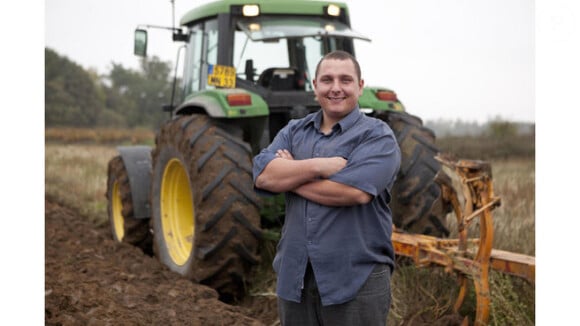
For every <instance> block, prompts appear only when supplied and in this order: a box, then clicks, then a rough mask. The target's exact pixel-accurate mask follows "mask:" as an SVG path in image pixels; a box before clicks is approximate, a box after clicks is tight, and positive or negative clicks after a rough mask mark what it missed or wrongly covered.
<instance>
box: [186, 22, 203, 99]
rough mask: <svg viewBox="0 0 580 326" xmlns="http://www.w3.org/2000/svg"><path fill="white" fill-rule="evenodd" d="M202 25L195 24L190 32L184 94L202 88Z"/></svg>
mask: <svg viewBox="0 0 580 326" xmlns="http://www.w3.org/2000/svg"><path fill="white" fill-rule="evenodd" d="M200 27H201V26H199V25H198V26H195V27H194V28H193V29H192V31H191V32H190V33H191V34H190V37H189V43H188V45H187V55H186V57H185V71H184V73H183V80H184V83H185V84H184V88H185V90H184V94H189V93H191V92H192V91H198V90H199V89H200V82H199V81H200V76H201V67H200V63H201V45H202V31H201V28H200Z"/></svg>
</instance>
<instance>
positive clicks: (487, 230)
mask: <svg viewBox="0 0 580 326" xmlns="http://www.w3.org/2000/svg"><path fill="white" fill-rule="evenodd" d="M435 158H436V159H437V160H438V161H439V162H441V163H442V167H443V169H442V170H443V171H444V174H443V175H441V174H440V175H438V176H437V181H438V182H439V184H440V185H441V188H442V191H443V197H444V198H445V199H446V200H447V202H449V203H450V204H451V205H452V206H453V211H454V213H455V215H456V218H457V223H458V239H441V238H436V237H432V236H427V235H421V234H406V233H402V232H400V231H399V230H397V229H394V231H393V235H392V241H393V246H394V249H395V253H396V254H397V255H398V256H405V257H409V258H411V259H412V260H413V262H414V263H415V265H417V266H418V267H429V266H441V267H443V268H444V269H445V271H446V272H449V273H455V274H457V277H458V278H459V284H460V289H459V294H458V297H457V300H456V302H455V305H454V310H455V311H456V312H458V311H459V308H460V307H461V305H462V304H463V299H464V298H465V294H466V292H467V286H468V282H467V280H468V279H471V280H472V281H473V285H474V288H475V293H476V299H477V307H476V315H475V321H474V323H475V325H487V323H488V321H489V305H490V293H489V291H490V290H489V270H490V268H491V269H493V270H496V271H498V272H501V273H506V274H509V275H513V276H517V277H521V278H523V279H525V280H527V281H528V282H530V283H532V284H534V283H535V275H536V259H535V258H534V257H532V256H526V255H522V254H518V253H512V252H508V251H503V250H496V249H492V241H493V218H492V214H491V212H492V210H493V209H494V208H495V207H497V206H499V205H500V202H501V200H500V198H499V197H495V196H494V194H493V184H492V178H491V166H490V165H489V164H488V163H486V162H482V161H470V160H455V159H452V158H449V157H445V156H442V155H438V156H436V157H435ZM478 217H479V219H478V222H479V223H478V225H479V238H472V239H469V238H468V237H467V228H468V226H469V225H470V224H471V223H472V222H473V221H474V220H475V219H476V218H478ZM467 324H468V320H467V317H466V318H465V319H464V323H463V325H467Z"/></svg>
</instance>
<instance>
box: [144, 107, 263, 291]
mask: <svg viewBox="0 0 580 326" xmlns="http://www.w3.org/2000/svg"><path fill="white" fill-rule="evenodd" d="M152 156H153V176H152V189H151V195H152V202H151V207H152V215H153V216H152V224H153V230H154V251H155V254H156V256H157V257H158V258H159V260H160V261H161V262H162V263H163V264H164V265H166V266H168V267H169V268H170V269H171V270H172V271H175V272H177V273H179V274H181V275H183V276H185V277H187V278H189V279H191V280H193V281H195V282H198V283H202V284H206V285H209V286H211V287H212V288H214V289H216V290H217V291H218V292H219V293H220V295H221V298H222V300H224V301H231V300H233V299H237V298H241V297H242V296H243V294H244V292H245V288H244V286H245V281H246V275H247V274H248V273H249V272H250V267H251V266H252V265H254V264H257V263H258V261H259V258H258V256H257V251H258V240H259V238H260V237H261V230H260V228H259V225H260V215H259V202H258V199H257V197H256V195H255V194H254V192H253V188H252V187H253V183H252V177H251V173H252V167H251V149H250V147H249V146H248V145H247V144H246V143H243V142H242V141H240V140H239V139H237V138H235V137H233V136H231V135H229V134H228V133H226V132H225V131H223V130H222V129H220V128H218V127H216V126H215V125H214V124H213V123H212V121H211V120H209V119H208V118H207V117H206V116H203V115H192V116H184V117H180V118H177V119H174V120H172V121H170V122H168V123H167V124H166V125H165V126H163V127H162V128H161V130H160V131H159V133H158V135H157V138H156V147H155V150H154V151H153V154H152Z"/></svg>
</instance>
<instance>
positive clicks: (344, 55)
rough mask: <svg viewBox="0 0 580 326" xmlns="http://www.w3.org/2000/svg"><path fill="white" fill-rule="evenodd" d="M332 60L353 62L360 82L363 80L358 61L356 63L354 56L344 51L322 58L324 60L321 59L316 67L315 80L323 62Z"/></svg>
mask: <svg viewBox="0 0 580 326" xmlns="http://www.w3.org/2000/svg"><path fill="white" fill-rule="evenodd" d="M330 59H333V60H350V61H352V63H353V64H354V70H355V71H356V76H357V77H358V80H359V81H360V80H361V71H360V65H359V64H358V61H356V58H355V57H354V56H353V55H352V54H350V53H348V52H346V51H342V50H336V51H332V52H328V53H327V54H326V55H325V56H324V57H322V59H320V61H318V64H317V65H316V72H315V73H314V79H316V78H317V77H318V69H319V68H320V64H321V63H322V61H324V60H330Z"/></svg>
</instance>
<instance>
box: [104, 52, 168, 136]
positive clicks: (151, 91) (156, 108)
mask: <svg viewBox="0 0 580 326" xmlns="http://www.w3.org/2000/svg"><path fill="white" fill-rule="evenodd" d="M170 71H171V65H170V63H169V62H162V61H160V60H159V58H158V57H155V56H154V57H152V58H151V59H147V58H146V59H143V60H142V61H141V71H134V70H131V69H126V68H124V67H123V66H122V65H120V64H115V63H113V68H112V70H111V72H110V74H109V80H110V84H111V86H110V87H108V89H107V92H106V93H107V96H106V97H107V101H106V105H107V108H108V109H110V110H111V111H113V112H115V113H117V114H120V115H122V116H124V117H126V121H127V124H128V126H129V127H137V126H141V127H150V128H156V127H158V125H159V124H160V123H161V122H162V121H163V120H164V119H166V118H167V117H168V115H167V113H164V112H163V111H162V109H161V108H162V105H163V104H166V103H168V102H169V98H170V96H171V93H170V92H171V87H170V86H171V83H170V82H169V74H170Z"/></svg>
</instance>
